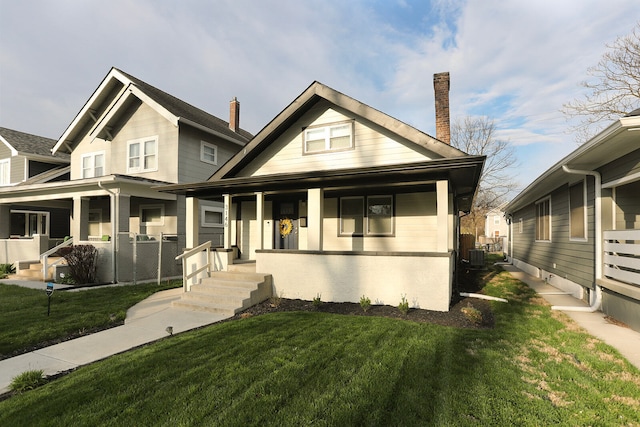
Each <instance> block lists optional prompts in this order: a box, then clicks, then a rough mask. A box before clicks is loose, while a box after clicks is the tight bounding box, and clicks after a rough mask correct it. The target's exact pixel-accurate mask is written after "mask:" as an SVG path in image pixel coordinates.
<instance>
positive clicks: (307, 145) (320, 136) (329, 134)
mask: <svg viewBox="0 0 640 427" xmlns="http://www.w3.org/2000/svg"><path fill="white" fill-rule="evenodd" d="M351 148H353V122H346V123H345V122H343V123H337V124H333V125H328V126H321V127H315V126H314V127H308V128H307V129H305V131H304V152H305V154H313V153H322V152H327V151H341V150H349V149H351Z"/></svg>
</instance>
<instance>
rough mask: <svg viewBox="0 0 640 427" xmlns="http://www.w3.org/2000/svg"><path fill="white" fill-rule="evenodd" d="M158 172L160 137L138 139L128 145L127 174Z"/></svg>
mask: <svg viewBox="0 0 640 427" xmlns="http://www.w3.org/2000/svg"><path fill="white" fill-rule="evenodd" d="M156 170H158V137H157V136H154V137H151V138H142V139H136V140H134V141H129V142H128V144H127V172H152V171H156Z"/></svg>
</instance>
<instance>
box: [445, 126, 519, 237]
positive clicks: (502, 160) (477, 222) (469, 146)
mask: <svg viewBox="0 0 640 427" xmlns="http://www.w3.org/2000/svg"><path fill="white" fill-rule="evenodd" d="M495 133H496V125H495V122H494V121H493V120H492V119H490V118H488V117H465V118H464V119H463V120H462V121H460V120H456V121H455V122H454V123H453V124H452V125H451V145H452V146H454V147H456V148H458V149H460V150H462V151H464V152H465V153H467V154H471V155H478V156H487V159H486V161H485V164H484V169H483V170H482V175H481V176H480V182H479V184H478V187H479V188H478V193H477V195H476V198H475V200H474V203H473V208H472V211H471V213H470V214H469V215H467V216H466V217H464V218H463V220H462V222H461V226H462V232H463V233H470V234H476V233H477V232H478V231H484V218H485V215H486V214H487V212H488V211H489V210H491V209H494V208H496V207H498V206H499V205H500V204H501V203H503V202H504V201H505V199H506V198H507V196H508V194H509V193H510V192H511V191H513V190H515V189H516V188H517V187H518V183H517V182H516V181H515V180H514V176H513V173H512V172H511V171H512V170H514V169H515V168H516V167H517V161H516V156H515V151H514V149H513V147H512V146H511V145H510V144H509V142H508V141H505V140H502V139H498V138H496V136H495Z"/></svg>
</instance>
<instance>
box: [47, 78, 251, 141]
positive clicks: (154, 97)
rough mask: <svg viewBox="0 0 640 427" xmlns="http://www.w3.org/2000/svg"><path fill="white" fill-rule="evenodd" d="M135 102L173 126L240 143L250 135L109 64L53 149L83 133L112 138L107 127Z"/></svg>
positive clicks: (80, 137) (79, 137) (77, 139)
mask: <svg viewBox="0 0 640 427" xmlns="http://www.w3.org/2000/svg"><path fill="white" fill-rule="evenodd" d="M136 102H138V103H139V102H144V103H146V104H148V105H149V106H150V107H151V108H153V109H155V110H156V111H157V112H158V113H159V114H161V115H162V116H163V117H165V118H166V119H167V120H169V121H170V122H172V123H173V124H174V125H175V126H178V125H179V124H180V123H182V124H185V125H188V126H192V127H195V128H197V129H200V130H202V131H204V132H207V133H210V134H214V135H216V136H219V137H221V138H223V139H226V140H228V141H231V142H233V143H236V144H238V145H244V144H246V142H247V141H248V140H249V139H251V137H252V135H251V134H250V133H249V132H247V131H246V130H243V129H240V130H239V131H238V132H237V133H236V132H234V131H233V130H231V129H230V128H229V123H228V122H225V121H224V120H222V119H220V118H218V117H216V116H213V115H211V114H209V113H207V112H206V111H203V110H201V109H199V108H197V107H194V106H193V105H191V104H188V103H186V102H184V101H182V100H180V99H178V98H176V97H175V96H173V95H170V94H168V93H166V92H164V91H162V90H160V89H158V88H156V87H154V86H152V85H150V84H148V83H145V82H144V81H142V80H140V79H138V78H136V77H134V76H132V75H130V74H127V73H125V72H124V71H121V70H119V69H117V68H111V70H110V71H109V73H108V74H107V76H106V77H105V78H104V79H103V80H102V82H101V83H100V85H99V86H98V88H97V89H96V90H95V91H94V93H93V94H92V95H91V97H90V98H89V100H88V101H87V102H86V103H85V105H84V106H83V107H82V109H81V110H80V112H79V113H78V114H77V115H76V117H75V118H74V120H73V121H72V122H71V124H70V125H69V126H68V127H67V129H66V130H65V132H64V133H63V134H62V136H61V137H60V139H59V140H58V142H57V143H56V144H55V146H54V148H53V150H52V151H53V152H54V153H55V152H57V151H59V150H63V151H68V152H70V151H72V150H73V148H75V145H76V144H77V143H78V142H79V141H80V140H81V139H82V138H84V137H85V136H86V135H87V134H89V135H92V136H93V137H95V138H103V139H107V140H111V139H113V135H112V134H111V128H112V127H113V126H115V125H117V120H118V119H119V118H120V117H121V116H122V115H123V114H124V113H125V111H126V110H127V108H128V107H129V106H130V105H132V104H133V103H136Z"/></svg>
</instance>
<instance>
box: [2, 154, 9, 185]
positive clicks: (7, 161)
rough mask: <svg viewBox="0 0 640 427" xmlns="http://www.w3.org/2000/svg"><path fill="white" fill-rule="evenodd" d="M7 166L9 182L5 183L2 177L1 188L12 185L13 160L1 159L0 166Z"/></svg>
mask: <svg viewBox="0 0 640 427" xmlns="http://www.w3.org/2000/svg"><path fill="white" fill-rule="evenodd" d="M1 164H6V165H7V166H6V171H7V172H6V175H7V182H3V179H2V176H0V186H5V185H11V158H8V159H0V165H1Z"/></svg>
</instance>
